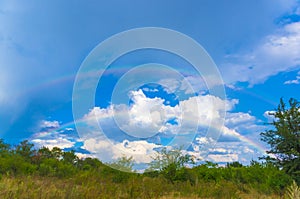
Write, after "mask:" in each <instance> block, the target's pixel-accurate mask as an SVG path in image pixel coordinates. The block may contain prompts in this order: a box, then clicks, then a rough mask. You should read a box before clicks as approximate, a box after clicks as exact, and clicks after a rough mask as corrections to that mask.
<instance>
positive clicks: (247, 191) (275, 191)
mask: <svg viewBox="0 0 300 199" xmlns="http://www.w3.org/2000/svg"><path fill="white" fill-rule="evenodd" d="M292 182H293V181H292V178H291V177H290V176H288V175H287V174H285V173H284V172H283V171H282V170H280V169H279V168H278V167H276V166H275V165H273V164H271V163H258V162H255V161H253V162H252V163H251V164H250V165H248V166H243V165H241V164H239V163H237V162H234V163H229V164H227V166H225V167H218V165H216V164H213V163H210V162H207V163H204V164H202V165H200V166H195V167H193V168H186V167H184V166H182V167H174V165H173V164H170V165H168V166H166V167H165V168H163V169H161V170H154V171H151V172H146V173H143V174H137V173H128V172H121V171H119V170H115V169H112V168H111V167H109V166H106V165H105V164H103V163H101V162H100V161H99V160H98V159H94V158H86V159H79V158H78V157H77V156H76V155H75V153H74V152H73V151H69V152H64V151H62V150H61V149H59V148H53V149H52V150H49V149H48V148H41V149H38V150H34V146H33V145H32V144H30V143H29V142H27V141H23V142H21V143H20V144H19V145H17V146H15V147H11V146H9V145H7V144H5V143H4V142H3V140H0V198H282V197H283V196H284V195H286V196H287V194H286V193H287V191H288V190H289V189H288V187H289V186H290V185H291V184H292ZM294 186H296V188H294V189H299V187H297V185H294ZM292 191H293V190H292ZM296 191H297V190H296Z"/></svg>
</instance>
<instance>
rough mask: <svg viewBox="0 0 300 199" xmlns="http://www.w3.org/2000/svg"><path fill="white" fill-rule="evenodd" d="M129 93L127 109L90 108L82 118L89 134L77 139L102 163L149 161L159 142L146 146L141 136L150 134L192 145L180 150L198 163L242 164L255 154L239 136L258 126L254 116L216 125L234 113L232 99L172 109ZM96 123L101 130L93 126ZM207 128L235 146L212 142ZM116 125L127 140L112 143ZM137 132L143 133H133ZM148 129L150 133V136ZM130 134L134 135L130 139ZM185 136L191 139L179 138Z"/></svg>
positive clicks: (198, 99)
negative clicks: (130, 159) (127, 159)
mask: <svg viewBox="0 0 300 199" xmlns="http://www.w3.org/2000/svg"><path fill="white" fill-rule="evenodd" d="M130 95H131V100H132V104H130V106H127V105H124V104H119V105H111V106H109V107H107V108H100V107H95V108H93V109H92V110H91V111H90V112H89V113H88V114H86V115H85V116H84V118H83V121H85V123H86V124H87V126H86V127H85V128H87V129H85V130H86V131H85V132H89V133H88V134H87V135H84V136H83V137H82V138H83V143H84V146H83V147H84V149H86V150H89V151H90V152H92V153H93V155H94V156H96V157H98V158H100V159H101V160H102V161H105V162H110V161H113V160H115V159H117V158H119V157H122V156H124V155H125V156H132V157H133V159H134V160H135V161H136V162H137V163H149V162H150V161H151V160H152V158H151V156H153V155H154V154H155V153H156V150H157V149H158V148H160V147H162V146H163V144H162V143H161V142H160V141H159V142H158V143H151V142H149V141H148V140H147V138H146V136H145V135H147V134H148V135H150V140H151V139H154V138H153V137H151V136H154V137H157V136H158V137H160V136H162V135H164V136H165V137H166V136H167V135H169V137H170V138H171V139H173V138H172V136H174V137H175V138H176V137H177V138H178V140H184V142H185V141H186V142H188V143H191V144H192V150H191V151H185V152H186V153H188V154H190V155H193V156H194V157H195V158H197V159H198V160H210V161H216V162H223V161H224V162H226V161H238V160H240V161H242V160H245V162H246V161H248V160H249V159H251V158H249V157H248V156H251V157H254V156H256V152H255V146H252V145H248V144H247V143H244V141H245V140H247V139H246V138H245V137H244V136H242V135H241V134H240V133H239V132H240V131H239V130H241V129H242V130H243V128H242V127H243V126H244V129H246V127H245V126H249V125H250V126H251V125H252V126H253V128H254V127H255V128H258V127H260V126H259V125H256V124H255V123H256V122H257V120H256V118H255V117H254V116H251V115H250V114H249V113H242V112H238V113H227V118H226V120H225V121H226V122H225V124H226V126H224V125H221V126H220V125H217V124H216V123H218V122H220V121H222V118H223V119H224V116H225V112H228V111H231V110H232V109H233V107H234V106H235V105H236V104H237V103H238V101H237V100H222V99H220V98H218V97H215V96H211V95H205V96H193V97H190V98H188V99H186V100H182V101H179V103H178V105H176V106H174V107H171V106H168V105H165V104H164V103H163V102H164V101H163V99H161V98H148V97H147V96H145V94H144V93H143V92H142V90H138V91H132V92H130ZM170 119H175V120H176V122H174V123H170V122H168V121H169V120H170ZM98 125H100V127H101V128H98ZM210 125H211V127H212V128H219V131H221V132H222V136H223V137H224V136H225V137H230V138H231V140H234V142H233V141H229V140H227V141H226V139H223V141H222V142H221V143H222V144H220V143H216V140H214V139H213V138H211V137H206V136H205V135H206V131H207V127H208V126H210ZM116 126H118V128H120V129H121V130H123V131H125V133H127V136H128V135H129V136H128V137H127V138H126V136H124V137H122V139H119V140H118V139H116V137H118V134H119V133H120V132H119V131H117V130H116V129H117V128H116ZM231 126H237V128H233V127H231ZM202 127H203V128H202ZM205 127H206V128H205ZM136 129H138V130H139V131H140V132H141V133H142V134H132V132H133V130H136ZM149 129H150V130H151V131H153V132H151V133H153V134H149V133H150V130H149ZM201 131H204V132H201ZM137 133H138V132H137ZM156 133H158V134H156ZM132 135H135V138H134V139H133V138H132V137H131V136H132ZM191 135H192V136H191ZM195 135H196V137H194V136H195ZM144 136H145V137H144ZM167 137H168V136H167ZM189 137H192V138H191V139H190V140H189V139H183V138H189ZM140 138H142V139H144V140H140ZM179 138H180V139H179ZM181 138H182V139H181ZM158 140H160V139H158ZM178 143H179V141H178ZM178 143H176V142H171V145H170V146H169V147H175V146H177V147H178V146H180V145H179V144H178ZM181 143H183V142H181ZM232 143H239V144H232ZM214 146H216V147H214ZM232 146H235V147H232ZM242 153H246V155H245V154H242ZM253 154H254V155H253ZM245 157H246V158H245Z"/></svg>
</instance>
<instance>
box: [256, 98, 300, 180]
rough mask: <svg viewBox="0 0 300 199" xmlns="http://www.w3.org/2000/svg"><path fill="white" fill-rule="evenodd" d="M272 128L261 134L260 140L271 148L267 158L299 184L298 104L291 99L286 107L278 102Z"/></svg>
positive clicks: (299, 127) (299, 113) (299, 134)
mask: <svg viewBox="0 0 300 199" xmlns="http://www.w3.org/2000/svg"><path fill="white" fill-rule="evenodd" d="M269 114H270V115H271V116H273V117H274V119H273V122H272V123H271V125H272V126H273V128H272V129H271V130H267V131H265V132H262V133H261V136H262V140H263V141H265V142H266V143H268V144H269V145H270V147H271V149H270V150H269V151H267V153H268V154H271V155H272V156H270V157H268V158H267V159H268V160H271V161H272V162H274V163H275V164H277V165H278V166H280V167H281V168H283V170H284V171H285V172H287V173H288V174H289V175H291V176H292V177H294V179H295V180H296V181H297V182H298V183H300V103H299V101H297V100H296V99H293V98H291V99H290V100H289V104H288V105H286V104H285V103H284V101H283V99H281V100H280V104H279V105H278V107H277V109H276V111H275V112H271V113H269Z"/></svg>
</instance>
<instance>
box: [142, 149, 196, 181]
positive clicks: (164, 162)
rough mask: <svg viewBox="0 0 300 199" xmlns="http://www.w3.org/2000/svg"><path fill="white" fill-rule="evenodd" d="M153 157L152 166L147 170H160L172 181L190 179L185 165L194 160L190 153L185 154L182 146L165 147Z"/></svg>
mask: <svg viewBox="0 0 300 199" xmlns="http://www.w3.org/2000/svg"><path fill="white" fill-rule="evenodd" d="M152 158H153V161H152V162H150V164H149V166H150V167H149V168H148V169H147V170H146V172H153V171H159V172H160V173H161V174H163V176H164V177H165V178H166V179H168V180H170V182H172V183H173V182H174V181H178V180H181V181H184V180H187V179H189V174H188V172H187V170H186V168H185V167H184V166H185V164H189V163H191V164H193V163H194V162H193V159H192V157H191V156H190V155H188V154H183V152H182V150H181V148H179V149H171V150H167V148H166V147H164V148H162V149H161V151H159V152H157V154H156V156H155V157H152Z"/></svg>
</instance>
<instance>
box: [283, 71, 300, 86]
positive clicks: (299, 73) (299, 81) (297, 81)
mask: <svg viewBox="0 0 300 199" xmlns="http://www.w3.org/2000/svg"><path fill="white" fill-rule="evenodd" d="M284 84H300V71H299V72H298V73H297V76H296V79H293V80H288V81H285V82H284Z"/></svg>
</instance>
